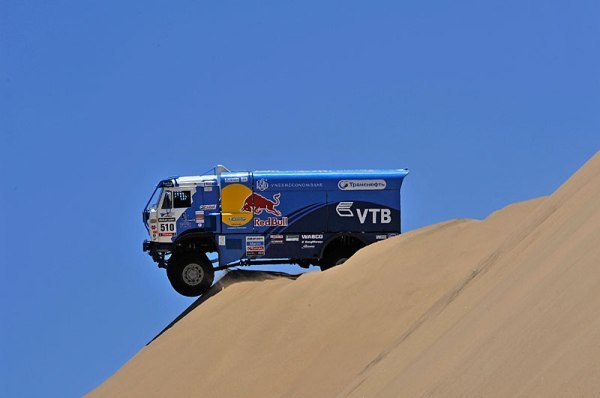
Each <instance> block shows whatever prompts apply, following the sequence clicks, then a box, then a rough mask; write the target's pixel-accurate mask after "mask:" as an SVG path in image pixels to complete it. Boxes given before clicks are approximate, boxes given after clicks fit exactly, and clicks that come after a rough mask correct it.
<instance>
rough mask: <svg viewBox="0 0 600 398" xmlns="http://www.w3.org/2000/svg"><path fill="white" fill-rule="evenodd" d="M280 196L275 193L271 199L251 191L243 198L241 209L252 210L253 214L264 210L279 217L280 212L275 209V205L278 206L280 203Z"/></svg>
mask: <svg viewBox="0 0 600 398" xmlns="http://www.w3.org/2000/svg"><path fill="white" fill-rule="evenodd" d="M280 196H281V194H280V193H276V194H275V195H273V200H271V199H267V198H265V197H264V196H262V195H259V194H257V193H254V192H253V193H251V194H250V195H248V197H247V198H246V199H245V200H244V203H243V205H242V208H241V211H247V212H254V214H261V213H262V212H263V210H264V211H266V212H267V213H269V214H273V215H274V216H278V217H281V212H280V211H279V210H277V206H279V204H280V202H279V197H280Z"/></svg>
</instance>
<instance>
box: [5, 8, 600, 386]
mask: <svg viewBox="0 0 600 398" xmlns="http://www.w3.org/2000/svg"><path fill="white" fill-rule="evenodd" d="M599 4H600V3H598V2H597V1H579V2H566V1H565V2H556V1H530V2H523V1H505V0H503V1H486V2H480V1H439V2H398V1H394V2H384V1H382V2H354V1H343V2H342V1H340V2H329V1H315V2H312V1H304V2H296V3H294V4H292V3H289V2H284V3H282V2H275V1H272V2H231V1H220V2H203V1H181V2H172V1H171V2H167V1H164V2H158V1H147V2H129V1H118V2H110V1H103V2H88V1H71V2H66V1H57V2H42V1H37V2H32V1H0V134H1V137H0V138H1V142H2V145H0V173H1V174H0V176H1V177H2V181H3V184H2V186H1V188H0V189H1V195H0V205H1V206H2V208H3V223H2V225H3V227H2V228H1V229H0V239H1V240H0V241H1V242H2V247H1V249H2V250H1V254H0V255H1V257H0V258H1V268H2V278H0V308H1V311H2V313H1V316H2V321H1V323H0V358H1V360H0V395H2V396H27V397H36V396H56V397H59V396H60V397H68V396H78V395H81V394H82V393H84V392H86V391H89V390H90V389H92V388H94V387H95V386H96V385H98V384H99V383H101V382H102V381H103V380H104V379H105V378H107V377H108V376H110V375H111V374H112V373H113V372H115V371H116V370H117V369H118V368H119V367H120V366H121V365H122V364H123V363H124V362H125V361H127V360H128V359H129V358H130V357H131V356H132V355H133V354H135V353H136V352H137V351H138V350H139V349H140V348H141V347H142V346H143V345H144V344H145V343H146V342H147V341H148V340H149V339H150V338H152V337H153V336H154V335H155V334H156V333H157V332H158V331H160V330H161V328H162V327H163V326H165V325H166V324H167V323H168V322H169V321H171V320H172V319H173V318H174V317H175V316H176V315H178V314H179V313H180V312H181V311H182V310H183V309H184V308H185V307H186V306H187V305H189V304H190V303H191V301H192V300H191V299H188V298H184V297H181V296H179V295H177V294H176V293H175V292H174V291H173V290H172V289H171V287H170V286H169V284H168V281H167V279H166V276H165V275H164V272H163V271H161V270H158V269H156V267H155V265H154V263H152V261H151V260H150V258H149V257H148V256H147V255H145V254H144V253H142V251H141V242H142V240H143V239H144V238H145V230H144V227H143V226H142V223H141V221H140V220H141V215H140V212H141V210H142V208H143V206H144V204H145V202H146V200H147V199H148V196H149V195H150V193H151V191H152V189H153V186H154V185H155V183H156V182H157V180H158V179H160V178H162V177H166V176H170V175H189V174H198V173H201V172H203V171H205V170H206V169H208V168H210V167H211V166H213V165H215V164H217V163H222V164H225V165H227V166H228V167H229V168H231V169H239V170H254V169H298V168H302V169H323V168H350V169H352V168H398V167H407V168H409V169H410V170H411V174H410V175H409V177H408V178H407V179H406V180H405V185H404V188H403V217H404V220H403V228H404V230H411V229H414V228H418V227H421V226H424V225H428V224H431V223H435V222H439V221H443V220H447V219H451V218H456V217H472V218H483V217H485V216H486V215H487V214H488V213H490V212H491V211H493V210H495V209H498V208H500V207H502V206H505V205H507V204H509V203H512V202H515V201H520V200H524V199H528V198H532V197H537V196H540V195H546V194H549V193H551V192H552V191H553V190H554V189H555V188H556V187H558V186H559V185H560V184H561V183H562V182H563V181H564V180H565V179H567V178H568V177H569V175H570V174H572V173H573V172H574V171H576V170H577V169H578V168H579V167H580V166H581V165H582V164H583V163H584V162H585V160H587V159H588V158H589V157H590V156H592V155H593V154H594V153H595V152H596V151H597V150H598V149H600V133H599V130H600V112H599V110H600V72H599V71H600V45H599V41H600V6H599ZM206 327H210V325H206Z"/></svg>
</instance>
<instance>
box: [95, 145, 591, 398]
mask: <svg viewBox="0 0 600 398" xmlns="http://www.w3.org/2000/svg"><path fill="white" fill-rule="evenodd" d="M215 289H216V290H214V291H213V293H212V294H211V295H210V297H209V298H208V299H205V300H203V301H202V302H201V303H200V305H197V306H195V307H194V308H193V309H191V311H189V312H188V313H187V314H186V315H185V316H184V317H182V318H181V319H180V320H179V321H178V322H177V323H175V324H173V325H172V327H170V328H169V329H167V330H166V331H165V332H164V333H163V334H162V335H160V336H159V337H158V338H157V339H155V340H154V341H153V342H152V343H150V344H149V345H148V346H146V347H144V348H143V349H142V350H141V351H140V352H138V353H137V354H136V355H135V356H134V357H133V358H132V359H131V360H130V361H129V362H127V363H126V364H125V365H124V366H123V367H122V368H121V369H120V370H119V371H118V372H117V373H115V374H114V375H113V376H112V377H110V378H109V379H108V380H106V381H105V382H104V383H103V384H101V385H100V386H99V387H98V388H97V389H95V390H94V391H92V392H91V393H90V394H89V396H91V397H299V398H300V397H346V396H350V397H420V396H434V397H550V396H555V397H565V396H577V397H579V396H586V397H592V396H600V154H596V156H595V157H594V158H592V159H591V160H590V161H588V162H587V163H586V164H585V165H584V166H583V167H582V168H581V169H580V170H579V171H578V172H577V173H576V174H575V175H574V176H572V177H571V178H570V179H569V180H568V181H567V182H566V183H565V184H563V185H562V186H561V187H560V188H559V189H558V190H557V191H556V192H554V193H553V194H552V195H551V196H548V197H543V198H539V199H534V200H530V201H527V202H522V203H518V204H515V205H512V206H508V207H506V208H504V209H502V210H500V211H497V212H495V213H493V214H492V215H490V216H489V217H488V218H486V219H485V220H483V221H477V220H468V219H460V220H453V221H449V222H445V223H441V224H437V225H433V226H429V227H426V228H422V229H419V230H415V231H412V232H409V233H406V234H403V235H401V236H398V237H395V238H392V239H389V240H387V241H383V242H380V243H377V244H373V245H371V246H369V247H367V248H365V249H363V250H361V251H359V252H358V253H357V254H356V255H355V256H353V257H352V258H351V259H350V260H349V261H348V262H347V263H346V264H344V265H343V266H341V267H337V268H333V269H331V270H329V271H326V272H322V273H320V272H314V273H309V274H305V275H302V276H300V277H298V278H297V279H294V278H286V277H277V276H272V277H267V276H265V274H262V273H256V274H253V273H251V272H245V273H244V272H241V273H232V274H230V275H228V276H227V277H226V278H225V279H224V280H223V281H221V284H220V285H219V286H218V287H215Z"/></svg>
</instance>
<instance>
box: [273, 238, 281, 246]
mask: <svg viewBox="0 0 600 398" xmlns="http://www.w3.org/2000/svg"><path fill="white" fill-rule="evenodd" d="M271 244H272V245H282V244H283V240H281V239H277V240H272V241H271Z"/></svg>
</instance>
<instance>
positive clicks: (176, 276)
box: [167, 253, 215, 297]
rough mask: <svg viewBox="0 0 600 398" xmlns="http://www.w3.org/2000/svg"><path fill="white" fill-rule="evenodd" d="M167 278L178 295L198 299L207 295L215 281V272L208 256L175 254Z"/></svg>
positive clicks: (169, 264)
mask: <svg viewBox="0 0 600 398" xmlns="http://www.w3.org/2000/svg"><path fill="white" fill-rule="evenodd" d="M167 276H168V278H169V282H171V286H173V289H175V290H176V291H177V293H179V294H181V295H183V296H187V297H196V296H200V295H201V294H204V293H206V291H207V290H208V289H209V288H210V287H211V286H212V283H213V281H214V279H215V271H214V269H213V267H212V263H211V262H210V260H209V259H208V257H206V254H204V253H202V254H173V255H172V256H171V258H170V259H169V262H168V265H167Z"/></svg>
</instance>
